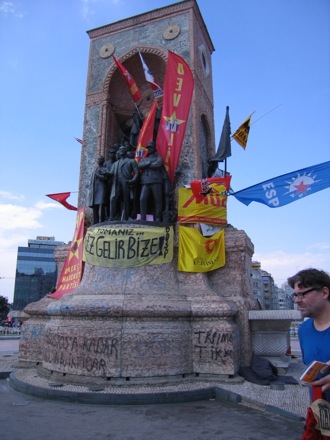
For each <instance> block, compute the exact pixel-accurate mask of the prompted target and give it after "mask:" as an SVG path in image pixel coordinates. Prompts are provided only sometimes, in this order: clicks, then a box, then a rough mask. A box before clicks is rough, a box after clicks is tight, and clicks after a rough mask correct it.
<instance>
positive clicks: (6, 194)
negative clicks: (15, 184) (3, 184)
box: [0, 190, 24, 200]
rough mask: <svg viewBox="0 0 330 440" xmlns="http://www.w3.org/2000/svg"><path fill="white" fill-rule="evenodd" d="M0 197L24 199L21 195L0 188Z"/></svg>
mask: <svg viewBox="0 0 330 440" xmlns="http://www.w3.org/2000/svg"><path fill="white" fill-rule="evenodd" d="M0 197H3V198H4V199H7V200H24V196H23V195H20V196H17V195H15V194H11V193H10V192H8V191H1V190H0Z"/></svg>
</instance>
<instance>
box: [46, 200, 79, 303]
mask: <svg viewBox="0 0 330 440" xmlns="http://www.w3.org/2000/svg"><path fill="white" fill-rule="evenodd" d="M85 211H86V208H85V207H82V208H80V209H79V211H78V212H77V219H76V228H75V232H74V236H73V240H72V242H71V244H70V250H69V253H68V255H67V257H66V260H65V263H64V266H63V269H62V271H61V275H60V277H59V280H58V282H57V285H56V290H55V292H53V293H49V294H48V295H47V296H48V297H49V298H55V299H60V298H62V296H63V295H64V294H65V293H70V292H72V291H73V290H74V289H75V288H76V287H78V286H79V283H80V280H81V277H82V275H83V271H84V262H83V259H82V255H83V243H84V233H85Z"/></svg>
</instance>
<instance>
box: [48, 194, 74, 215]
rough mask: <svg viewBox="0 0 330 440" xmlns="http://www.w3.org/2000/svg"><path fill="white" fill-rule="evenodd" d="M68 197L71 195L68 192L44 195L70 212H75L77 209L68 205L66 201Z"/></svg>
mask: <svg viewBox="0 0 330 440" xmlns="http://www.w3.org/2000/svg"><path fill="white" fill-rule="evenodd" d="M70 195H71V193H70V192H66V193H57V194H46V197H49V198H50V199H53V200H56V201H57V202H58V203H60V204H61V205H63V206H65V207H66V208H67V209H70V210H71V211H77V208H76V207H75V206H73V205H70V203H68V202H67V201H66V199H67V198H68V197H69V196H70Z"/></svg>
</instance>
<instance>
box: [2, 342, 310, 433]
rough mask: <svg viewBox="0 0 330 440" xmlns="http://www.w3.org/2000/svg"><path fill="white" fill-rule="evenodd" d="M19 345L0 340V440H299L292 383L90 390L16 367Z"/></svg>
mask: <svg viewBox="0 0 330 440" xmlns="http://www.w3.org/2000/svg"><path fill="white" fill-rule="evenodd" d="M18 343H19V340H17V339H11V340H8V339H6V340H4V338H0V438H1V439H2V440H7V439H8V440H9V439H10V440H22V439H23V438H24V440H32V439H33V440H36V439H37V440H38V439H39V438H42V437H47V440H58V439H61V440H66V439H70V440H71V439H72V438H74V437H76V438H79V440H98V439H102V440H107V439H110V440H176V439H178V440H188V439H189V440H204V439H205V440H206V439H207V440H210V439H211V438H214V439H217V440H236V439H240V440H241V439H242V438H244V439H245V440H259V439H260V440H261V439H266V438H267V439H274V440H284V439H285V440H300V439H301V436H302V432H303V426H304V416H305V414H306V411H307V407H308V404H309V393H308V388H307V387H306V386H304V385H303V384H302V383H301V382H299V381H298V384H296V385H290V384H285V386H284V387H282V388H284V389H281V388H277V389H276V387H272V386H271V385H267V386H261V385H256V384H253V383H251V382H248V381H244V380H241V381H236V382H235V383H233V382H230V381H225V382H221V383H216V384H214V383H209V384H205V383H202V382H198V381H197V382H193V383H187V384H184V385H180V386H175V385H169V386H165V387H164V386H163V387H162V388H161V389H160V388H158V389H157V387H139V386H134V387H132V386H131V387H129V386H127V387H125V386H121V387H112V388H111V387H110V389H109V387H108V388H105V389H102V388H100V389H94V390H93V389H90V388H89V389H88V388H86V387H83V386H73V385H69V384H65V383H64V384H60V383H58V382H57V383H52V382H51V381H50V380H49V379H48V380H47V379H43V378H40V377H39V376H38V375H37V370H36V366H29V367H28V368H22V365H21V363H20V362H19V360H18ZM296 345H297V344H296ZM292 355H293V356H294V357H293V358H291V360H290V362H289V367H288V369H287V371H286V372H285V375H286V376H293V377H294V378H296V379H298V378H299V377H300V375H301V373H302V371H303V369H304V366H303V364H302V362H301V357H300V352H299V350H297V351H295V350H292ZM280 374H282V373H281V372H280Z"/></svg>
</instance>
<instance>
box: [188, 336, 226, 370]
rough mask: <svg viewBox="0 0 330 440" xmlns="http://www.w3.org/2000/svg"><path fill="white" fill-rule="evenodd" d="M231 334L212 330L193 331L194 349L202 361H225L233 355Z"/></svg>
mask: <svg viewBox="0 0 330 440" xmlns="http://www.w3.org/2000/svg"><path fill="white" fill-rule="evenodd" d="M232 342H233V335H232V333H228V332H218V331H214V330H206V331H205V330H198V331H195V332H194V350H195V351H196V353H197V357H198V358H199V359H200V360H203V361H209V362H210V361H213V362H217V363H218V362H221V363H226V362H227V361H228V360H229V359H231V358H232V356H233V348H232Z"/></svg>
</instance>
